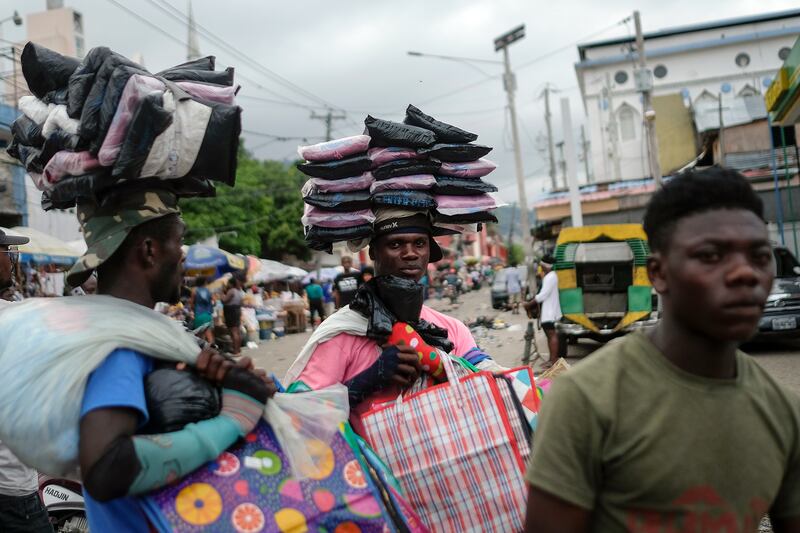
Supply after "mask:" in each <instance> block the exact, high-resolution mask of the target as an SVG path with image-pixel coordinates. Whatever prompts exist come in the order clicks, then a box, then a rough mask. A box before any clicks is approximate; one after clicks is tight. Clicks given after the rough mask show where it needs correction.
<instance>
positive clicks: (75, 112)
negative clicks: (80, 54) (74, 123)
mask: <svg viewBox="0 0 800 533" xmlns="http://www.w3.org/2000/svg"><path fill="white" fill-rule="evenodd" d="M111 54H112V52H111V50H110V49H109V48H107V47H105V46H97V47H95V48H92V49H91V50H89V53H88V54H86V56H84V58H83V60H82V61H81V63H80V65H78V68H77V69H75V72H73V73H72V75H71V76H70V77H69V84H68V86H67V114H68V115H69V116H70V117H71V118H79V117H80V116H81V112H82V111H83V104H84V103H85V102H86V98H87V97H88V96H89V91H91V89H92V85H94V80H95V78H96V76H97V71H98V70H100V66H101V65H102V64H103V61H105V60H106V58H107V57H108V56H110V55H111Z"/></svg>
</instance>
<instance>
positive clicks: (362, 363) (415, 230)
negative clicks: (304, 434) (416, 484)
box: [285, 210, 502, 424]
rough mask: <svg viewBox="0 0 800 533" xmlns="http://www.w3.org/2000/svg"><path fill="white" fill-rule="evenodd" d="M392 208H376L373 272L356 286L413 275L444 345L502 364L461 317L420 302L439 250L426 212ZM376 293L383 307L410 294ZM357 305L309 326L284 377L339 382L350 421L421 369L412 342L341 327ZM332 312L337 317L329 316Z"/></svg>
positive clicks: (423, 314) (422, 311)
mask: <svg viewBox="0 0 800 533" xmlns="http://www.w3.org/2000/svg"><path fill="white" fill-rule="evenodd" d="M391 213H392V215H391V216H389V217H388V218H384V216H383V214H382V213H381V212H379V213H377V214H376V216H377V220H376V222H375V224H374V230H373V237H372V241H371V243H370V248H369V256H370V258H371V259H372V260H373V261H374V262H375V278H373V279H372V280H371V281H370V285H368V286H367V285H365V286H364V287H363V288H362V289H361V290H362V291H366V290H372V291H376V290H377V289H375V287H377V286H380V285H379V284H381V283H383V282H384V281H385V280H386V278H389V277H393V276H397V277H399V278H403V279H404V280H411V281H413V282H414V284H413V285H414V287H413V290H418V293H414V294H415V295H416V296H418V302H417V303H418V305H419V309H418V311H419V318H420V319H421V320H422V321H425V322H427V323H429V324H431V325H433V326H436V327H437V329H438V328H442V330H445V331H446V336H447V337H446V340H447V341H448V345H449V346H451V347H452V351H451V353H452V354H453V355H456V356H459V357H464V358H465V359H467V360H468V361H469V362H470V363H472V364H474V365H476V366H477V367H478V368H480V369H482V370H498V369H501V368H502V367H500V366H499V365H497V363H495V362H494V360H492V358H491V357H490V356H489V355H488V354H486V353H485V352H483V351H482V350H481V349H480V348H478V346H477V343H476V342H475V339H474V338H473V337H472V333H470V331H469V328H467V326H465V325H464V323H463V322H462V321H460V320H457V319H455V318H453V317H449V316H447V315H444V314H442V313H439V312H438V311H435V310H434V309H431V308H430V307H428V306H426V305H423V304H422V294H421V293H422V290H423V289H422V287H420V286H419V285H417V284H418V283H419V280H420V278H422V276H423V275H425V273H426V272H427V265H428V264H429V263H431V262H435V261H438V260H440V259H441V258H442V250H441V248H440V247H439V245H438V244H437V243H436V241H435V240H434V239H433V236H432V233H433V228H432V225H431V222H430V218H429V216H428V215H427V214H423V213H415V212H410V213H408V214H406V213H404V212H403V211H402V210H392V211H391ZM402 215H405V216H402ZM387 290H388V289H387ZM382 294H384V296H383V297H381V301H382V302H383V305H385V306H386V307H387V308H388V309H392V306H393V305H396V304H397V303H398V302H400V301H410V300H415V299H417V298H415V297H413V296H411V295H409V294H407V293H396V294H386V293H382ZM363 312H364V311H363V310H361V311H357V310H354V309H353V308H352V307H350V308H347V309H344V310H342V311H339V312H337V313H336V315H334V316H332V317H331V318H330V319H328V320H326V321H325V322H324V323H322V325H321V326H320V327H319V328H318V330H317V332H316V333H315V338H316V339H318V340H317V341H316V342H312V341H309V343H308V344H307V345H306V347H304V348H303V350H302V351H301V353H300V355H299V356H298V358H297V359H296V360H295V362H294V363H293V364H292V366H291V368H289V370H288V372H287V375H286V379H285V382H286V383H292V382H294V381H303V382H304V383H305V384H306V385H308V386H309V387H311V388H312V389H319V388H323V387H327V386H329V385H333V384H335V383H343V384H345V385H346V386H347V387H348V389H349V396H350V405H351V407H352V412H353V414H354V416H353V417H351V420H353V421H354V422H355V423H356V424H358V416H359V415H360V414H362V413H364V412H365V411H367V410H369V409H370V408H371V407H372V405H373V404H375V403H380V402H383V401H389V400H394V399H395V398H397V396H398V395H399V394H400V392H401V390H402V389H403V388H405V387H408V386H409V385H411V384H413V383H414V382H415V381H416V379H417V377H418V376H419V372H420V366H419V359H418V355H417V352H416V351H415V350H414V348H412V347H411V346H407V345H400V346H390V345H388V344H386V345H380V344H378V342H376V341H375V339H373V338H370V337H368V336H367V331H366V329H364V330H363V331H362V330H358V329H357V328H356V329H352V330H350V329H348V328H346V327H343V324H347V323H350V322H353V323H356V324H364V319H363V315H361V318H356V319H355V320H353V319H349V317H351V316H353V315H359V314H360V313H363ZM394 313H395V314H399V315H400V316H403V315H406V314H410V313H411V314H413V310H411V309H406V308H403V309H400V310H395V311H394ZM337 317H338V320H334V318H337ZM365 327H366V325H365ZM448 351H450V350H449V349H448Z"/></svg>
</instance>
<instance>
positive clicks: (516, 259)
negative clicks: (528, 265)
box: [508, 243, 525, 265]
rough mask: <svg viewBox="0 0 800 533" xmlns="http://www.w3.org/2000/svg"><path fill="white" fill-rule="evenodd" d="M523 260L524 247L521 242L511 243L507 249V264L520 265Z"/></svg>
mask: <svg viewBox="0 0 800 533" xmlns="http://www.w3.org/2000/svg"><path fill="white" fill-rule="evenodd" d="M524 262H525V248H523V246H522V245H521V244H517V243H513V244H511V249H510V250H509V251H508V264H510V265H514V264H516V265H521V264H523V263H524Z"/></svg>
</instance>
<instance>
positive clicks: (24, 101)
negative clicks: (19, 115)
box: [18, 94, 50, 126]
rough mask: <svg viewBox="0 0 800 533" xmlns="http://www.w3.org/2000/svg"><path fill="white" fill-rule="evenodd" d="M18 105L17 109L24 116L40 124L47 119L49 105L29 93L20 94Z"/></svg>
mask: <svg viewBox="0 0 800 533" xmlns="http://www.w3.org/2000/svg"><path fill="white" fill-rule="evenodd" d="M18 105H19V110H20V111H22V112H23V113H24V114H25V116H27V117H28V118H29V119H31V120H32V121H34V122H35V123H37V124H38V125H40V126H41V125H43V124H44V121H45V120H47V115H49V114H50V105H48V104H46V103H44V102H42V101H41V100H39V99H38V98H36V97H35V96H32V95H30V94H28V95H25V96H21V97H20V98H19V102H18Z"/></svg>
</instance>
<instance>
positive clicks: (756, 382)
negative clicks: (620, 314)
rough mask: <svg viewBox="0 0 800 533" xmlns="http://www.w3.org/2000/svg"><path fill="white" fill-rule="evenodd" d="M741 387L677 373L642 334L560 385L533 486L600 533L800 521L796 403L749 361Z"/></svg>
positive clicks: (533, 467)
mask: <svg viewBox="0 0 800 533" xmlns="http://www.w3.org/2000/svg"><path fill="white" fill-rule="evenodd" d="M736 365H737V377H736V379H731V380H718V379H708V378H702V377H699V376H695V375H693V374H689V373H687V372H684V371H683V370H681V369H679V368H678V367H676V366H675V365H673V364H672V363H670V362H669V361H668V360H667V359H666V358H665V357H664V356H663V355H662V354H661V352H659V351H658V349H657V348H656V347H655V346H654V345H653V344H652V343H651V342H650V340H649V339H648V338H647V337H646V336H645V335H643V334H640V333H636V334H631V335H628V336H627V337H626V338H625V339H623V340H621V341H618V342H613V343H611V344H609V345H608V346H605V347H604V348H602V349H601V350H598V351H597V353H595V354H594V355H592V356H590V357H588V358H587V359H586V360H585V361H583V362H581V363H579V364H578V365H577V366H576V367H575V368H574V369H572V370H570V371H569V372H567V373H566V374H564V375H562V376H560V377H559V378H557V379H556V380H555V382H554V383H553V387H552V389H551V391H550V392H549V393H548V395H547V396H545V398H544V401H543V402H542V410H541V412H540V415H539V425H538V428H537V431H536V435H535V438H534V444H533V449H534V453H533V455H532V457H531V463H530V465H529V468H528V472H527V475H526V478H527V480H528V482H529V483H531V484H532V485H533V486H535V487H537V488H539V489H541V490H543V491H545V492H547V493H549V494H552V495H554V496H557V497H558V498H560V499H562V500H564V501H567V502H570V503H572V504H574V505H577V506H579V507H581V508H584V509H589V510H592V511H593V516H592V524H593V528H592V530H593V531H603V532H606V531H642V532H644V531H647V532H651V531H652V532H661V531H664V532H666V531H731V532H739V531H748V532H749V531H756V530H757V529H758V523H759V521H760V519H761V517H762V516H763V515H764V514H765V513H766V512H767V511H769V512H770V513H771V514H772V515H773V516H775V517H778V516H780V517H793V516H800V397H798V396H796V395H795V394H793V393H792V392H790V391H787V390H786V389H784V388H782V387H781V386H780V385H779V384H777V383H776V382H775V381H774V380H773V379H772V378H771V377H770V376H769V375H768V374H767V373H766V372H765V371H764V370H763V369H762V368H761V367H760V366H758V365H757V364H756V363H755V362H754V361H753V360H752V359H751V358H750V357H749V356H748V355H746V354H744V353H742V352H738V353H737V355H736Z"/></svg>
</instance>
